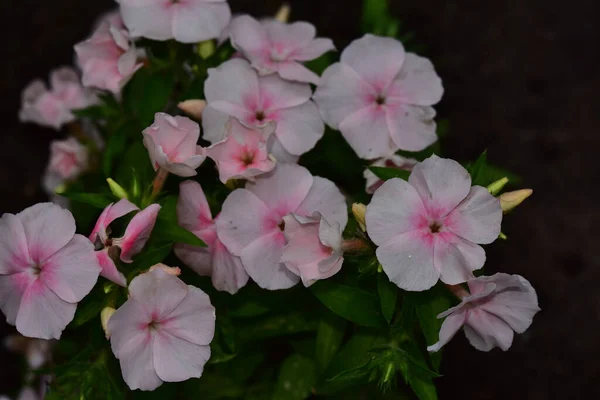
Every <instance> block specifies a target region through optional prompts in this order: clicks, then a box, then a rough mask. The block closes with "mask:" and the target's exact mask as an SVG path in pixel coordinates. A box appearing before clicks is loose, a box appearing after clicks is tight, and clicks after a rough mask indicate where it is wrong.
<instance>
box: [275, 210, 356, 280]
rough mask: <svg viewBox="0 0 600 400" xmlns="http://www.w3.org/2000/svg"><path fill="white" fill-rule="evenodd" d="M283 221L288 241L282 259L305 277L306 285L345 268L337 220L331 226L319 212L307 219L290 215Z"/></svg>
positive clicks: (291, 269)
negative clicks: (343, 266)
mask: <svg viewBox="0 0 600 400" xmlns="http://www.w3.org/2000/svg"><path fill="white" fill-rule="evenodd" d="M283 221H284V223H285V228H284V234H285V237H286V239H287V240H288V244H287V245H286V246H285V248H284V249H283V255H282V257H281V262H282V263H284V264H285V266H286V267H287V268H288V269H289V270H290V271H292V272H293V273H294V274H296V275H298V276H299V277H300V278H302V283H304V286H306V287H309V286H310V285H312V284H313V283H315V282H316V281H318V280H319V279H327V278H329V277H332V276H333V275H335V274H337V273H338V272H339V271H340V269H342V264H343V262H344V256H343V252H342V230H341V227H340V225H339V224H338V223H334V224H333V225H329V223H328V222H327V221H326V220H325V218H323V217H322V216H321V215H319V213H315V215H314V216H313V217H308V218H307V217H299V216H296V215H294V214H290V215H286V216H285V217H283Z"/></svg>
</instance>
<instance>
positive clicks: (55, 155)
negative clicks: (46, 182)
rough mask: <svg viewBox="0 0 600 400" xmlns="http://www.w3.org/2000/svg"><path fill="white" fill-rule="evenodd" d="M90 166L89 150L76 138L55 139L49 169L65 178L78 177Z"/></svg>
mask: <svg viewBox="0 0 600 400" xmlns="http://www.w3.org/2000/svg"><path fill="white" fill-rule="evenodd" d="M87 166H88V150H87V148H86V147H85V146H83V145H82V144H81V143H79V142H78V141H77V139H75V138H72V137H71V138H69V139H65V140H53V141H52V143H51V144H50V161H49V163H48V171H49V172H50V173H55V174H56V175H58V176H59V177H60V178H61V179H63V180H67V181H68V180H72V179H75V178H77V177H78V176H79V175H81V173H82V172H83V171H84V170H85V169H86V168H87Z"/></svg>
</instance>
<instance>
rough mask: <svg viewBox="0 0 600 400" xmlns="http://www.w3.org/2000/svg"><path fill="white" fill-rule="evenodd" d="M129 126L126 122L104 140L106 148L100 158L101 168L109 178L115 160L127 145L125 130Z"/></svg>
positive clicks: (120, 155)
mask: <svg viewBox="0 0 600 400" xmlns="http://www.w3.org/2000/svg"><path fill="white" fill-rule="evenodd" d="M129 128H131V124H126V125H124V126H123V127H121V128H119V129H117V130H116V131H115V132H112V134H111V135H110V137H109V138H108V141H107V142H106V148H105V150H104V157H103V159H102V170H103V172H104V175H105V176H106V177H107V178H109V177H110V176H111V174H112V171H113V168H114V167H115V164H117V160H118V159H119V158H121V157H122V156H123V153H124V152H125V150H126V147H127V138H128V136H127V130H128V129H129Z"/></svg>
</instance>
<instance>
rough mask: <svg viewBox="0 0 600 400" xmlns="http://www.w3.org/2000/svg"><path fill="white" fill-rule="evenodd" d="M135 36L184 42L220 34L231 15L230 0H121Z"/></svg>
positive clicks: (123, 13) (196, 40) (130, 28)
mask: <svg viewBox="0 0 600 400" xmlns="http://www.w3.org/2000/svg"><path fill="white" fill-rule="evenodd" d="M117 2H118V3H120V4H121V14H122V15H123V20H124V21H125V25H127V28H129V31H130V32H131V35H132V36H134V37H138V36H142V37H145V38H148V39H153V40H169V39H175V40H177V41H178V42H182V43H195V42H202V41H204V40H208V39H214V38H218V37H219V36H220V35H221V31H222V30H223V29H225V27H226V26H227V24H228V23H229V20H230V19H231V10H230V9H229V5H228V4H227V2H226V0H147V1H139V0H117Z"/></svg>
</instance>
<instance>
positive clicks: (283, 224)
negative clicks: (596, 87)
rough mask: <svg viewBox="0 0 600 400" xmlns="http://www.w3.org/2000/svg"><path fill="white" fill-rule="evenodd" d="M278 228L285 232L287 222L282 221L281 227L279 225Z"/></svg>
mask: <svg viewBox="0 0 600 400" xmlns="http://www.w3.org/2000/svg"><path fill="white" fill-rule="evenodd" d="M277 226H278V227H279V229H280V230H281V232H283V230H284V229H285V221H284V220H283V219H282V220H281V222H280V223H279V225H277Z"/></svg>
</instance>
